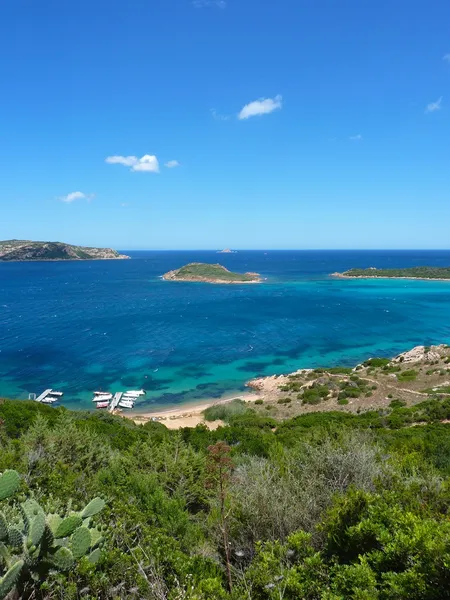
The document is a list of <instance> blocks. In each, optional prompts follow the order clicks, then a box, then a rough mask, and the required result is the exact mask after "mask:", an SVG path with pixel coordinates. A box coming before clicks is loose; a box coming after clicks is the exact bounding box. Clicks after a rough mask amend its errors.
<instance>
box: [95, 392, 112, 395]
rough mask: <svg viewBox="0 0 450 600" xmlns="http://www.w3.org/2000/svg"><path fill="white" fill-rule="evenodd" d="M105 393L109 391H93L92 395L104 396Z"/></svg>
mask: <svg viewBox="0 0 450 600" xmlns="http://www.w3.org/2000/svg"><path fill="white" fill-rule="evenodd" d="M105 394H109V392H94V396H104V395H105Z"/></svg>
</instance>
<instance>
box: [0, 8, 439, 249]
mask: <svg viewBox="0 0 450 600" xmlns="http://www.w3.org/2000/svg"><path fill="white" fill-rule="evenodd" d="M449 23H450V3H449V2H448V0H412V1H411V0H409V1H406V0H394V1H393V0H389V1H388V0H377V1H373V0H363V1H361V0H340V1H339V2H337V1H336V0H307V1H306V0H278V1H277V2H274V1H273V0H272V1H268V0H258V1H256V0H197V1H194V2H192V0H133V2H123V1H121V2H119V1H118V0H112V1H111V0H110V1H108V2H106V1H104V0H94V1H93V0H89V1H88V0H77V2H68V1H63V2H61V0H58V1H54V0H27V1H24V0H3V1H2V3H1V5H0V48H1V56H2V59H1V60H0V77H1V84H2V85H1V88H0V108H1V113H0V115H1V116H0V170H1V176H0V211H1V212H0V239H9V238H13V237H14V238H25V239H51V240H62V241H67V242H71V243H79V244H86V245H99V246H103V245H107V246H113V247H116V248H121V249H134V248H136V249H153V248H160V249H180V248H186V249H187V248H220V247H235V248H448V247H449V242H448V240H449V235H448V223H449V222H450V201H449V200H450V138H449V131H450V127H449V125H450V28H449ZM166 165H168V166H166Z"/></svg>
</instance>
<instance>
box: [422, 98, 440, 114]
mask: <svg viewBox="0 0 450 600" xmlns="http://www.w3.org/2000/svg"><path fill="white" fill-rule="evenodd" d="M442 98H443V97H442V96H441V97H440V98H439V100H436V102H430V104H428V105H427V107H426V109H425V112H426V113H432V112H436V111H437V110H441V108H442Z"/></svg>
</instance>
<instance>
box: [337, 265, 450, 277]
mask: <svg viewBox="0 0 450 600" xmlns="http://www.w3.org/2000/svg"><path fill="white" fill-rule="evenodd" d="M342 275H343V276H344V277H394V278H395V277H410V278H414V279H450V267H409V268H406V269H375V268H369V269H350V270H349V271H345V272H344V273H342Z"/></svg>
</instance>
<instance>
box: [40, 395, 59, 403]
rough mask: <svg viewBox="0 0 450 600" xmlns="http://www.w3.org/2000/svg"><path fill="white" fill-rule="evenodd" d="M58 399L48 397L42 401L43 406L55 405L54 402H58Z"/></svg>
mask: <svg viewBox="0 0 450 600" xmlns="http://www.w3.org/2000/svg"><path fill="white" fill-rule="evenodd" d="M57 401H58V398H52V397H51V396H47V397H46V398H44V399H43V400H41V402H42V404H53V402H57Z"/></svg>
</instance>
